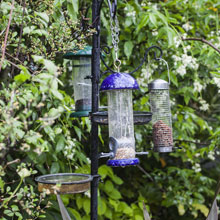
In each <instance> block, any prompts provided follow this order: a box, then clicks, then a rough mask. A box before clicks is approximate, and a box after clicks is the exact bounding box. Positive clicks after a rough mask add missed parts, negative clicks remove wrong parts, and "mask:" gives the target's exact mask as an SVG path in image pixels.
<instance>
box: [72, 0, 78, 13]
mask: <svg viewBox="0 0 220 220" xmlns="http://www.w3.org/2000/svg"><path fill="white" fill-rule="evenodd" d="M71 2H72V5H73V9H74V11H75V13H78V10H79V6H78V0H71Z"/></svg>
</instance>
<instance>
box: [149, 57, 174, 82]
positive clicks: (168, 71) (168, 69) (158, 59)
mask: <svg viewBox="0 0 220 220" xmlns="http://www.w3.org/2000/svg"><path fill="white" fill-rule="evenodd" d="M154 59H155V60H156V61H160V60H161V61H163V62H164V63H165V64H166V67H167V75H168V82H169V85H170V68H169V65H168V63H167V61H166V60H164V59H163V58H161V57H159V58H157V57H156V56H155V57H154ZM151 63H152V62H151V61H150V62H149V63H148V65H147V81H148V80H149V72H150V71H149V66H150V64H151Z"/></svg>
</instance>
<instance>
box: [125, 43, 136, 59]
mask: <svg viewBox="0 0 220 220" xmlns="http://www.w3.org/2000/svg"><path fill="white" fill-rule="evenodd" d="M133 47H134V45H133V43H132V41H126V43H125V44H124V52H125V55H126V56H127V58H129V57H130V56H131V53H132V50H133Z"/></svg>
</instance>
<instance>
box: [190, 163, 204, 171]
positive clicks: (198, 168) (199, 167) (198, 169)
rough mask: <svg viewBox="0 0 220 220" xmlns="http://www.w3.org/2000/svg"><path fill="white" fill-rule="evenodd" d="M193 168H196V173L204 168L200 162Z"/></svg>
mask: <svg viewBox="0 0 220 220" xmlns="http://www.w3.org/2000/svg"><path fill="white" fill-rule="evenodd" d="M192 168H193V169H194V170H195V172H196V173H198V172H200V171H201V170H202V169H201V166H200V164H199V163H196V164H195V165H194V166H193V167H192Z"/></svg>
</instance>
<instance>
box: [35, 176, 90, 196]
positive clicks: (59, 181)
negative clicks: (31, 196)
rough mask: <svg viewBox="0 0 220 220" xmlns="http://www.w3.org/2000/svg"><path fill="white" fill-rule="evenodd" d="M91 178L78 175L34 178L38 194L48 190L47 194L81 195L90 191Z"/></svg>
mask: <svg viewBox="0 0 220 220" xmlns="http://www.w3.org/2000/svg"><path fill="white" fill-rule="evenodd" d="M92 179H93V177H92V176H91V175H87V174H80V173H57V174H48V175H43V176H39V177H37V178H35V181H37V182H38V190H39V192H43V191H44V190H47V191H48V190H49V191H48V192H49V194H56V193H58V194H73V193H82V192H86V191H87V190H89V189H90V182H91V181H92Z"/></svg>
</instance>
